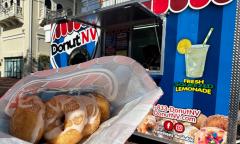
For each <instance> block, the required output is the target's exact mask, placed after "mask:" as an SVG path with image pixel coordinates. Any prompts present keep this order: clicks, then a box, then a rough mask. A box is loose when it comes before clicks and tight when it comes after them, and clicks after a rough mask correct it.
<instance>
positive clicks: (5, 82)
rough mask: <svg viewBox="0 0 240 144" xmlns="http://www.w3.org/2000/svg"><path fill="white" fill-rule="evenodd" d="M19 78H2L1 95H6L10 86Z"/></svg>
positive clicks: (0, 84)
mask: <svg viewBox="0 0 240 144" xmlns="http://www.w3.org/2000/svg"><path fill="white" fill-rule="evenodd" d="M17 81H19V79H14V78H0V97H1V96H3V95H4V93H5V92H7V90H8V89H9V88H11V87H12V86H13V85H14V84H15V83H16V82H17Z"/></svg>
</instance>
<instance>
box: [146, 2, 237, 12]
mask: <svg viewBox="0 0 240 144" xmlns="http://www.w3.org/2000/svg"><path fill="white" fill-rule="evenodd" d="M232 1H233V0H151V1H150V2H151V4H149V3H144V4H145V5H146V6H147V7H148V8H150V9H151V10H152V11H153V12H154V13H155V14H162V13H166V12H167V11H168V10H170V11H172V12H174V13H179V12H182V11H183V10H185V9H186V8H187V7H191V8H192V9H196V10H198V9H203V8H204V7H206V6H207V5H209V4H210V3H211V2H212V3H214V4H216V5H226V4H229V3H230V2H232Z"/></svg>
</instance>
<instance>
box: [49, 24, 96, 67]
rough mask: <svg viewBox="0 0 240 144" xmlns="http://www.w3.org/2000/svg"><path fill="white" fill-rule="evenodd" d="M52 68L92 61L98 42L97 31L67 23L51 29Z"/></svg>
mask: <svg viewBox="0 0 240 144" xmlns="http://www.w3.org/2000/svg"><path fill="white" fill-rule="evenodd" d="M51 38H52V39H51V58H50V61H51V66H52V67H53V68H59V67H65V66H68V65H73V64H77V63H81V62H84V61H87V60H90V59H91V58H92V57H93V56H94V53H95V50H96V45H97V41H98V34H97V29H96V28H93V27H91V26H88V25H84V24H81V23H78V22H73V21H66V22H62V23H59V24H53V25H52V28H51Z"/></svg>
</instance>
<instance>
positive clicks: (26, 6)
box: [0, 0, 62, 78]
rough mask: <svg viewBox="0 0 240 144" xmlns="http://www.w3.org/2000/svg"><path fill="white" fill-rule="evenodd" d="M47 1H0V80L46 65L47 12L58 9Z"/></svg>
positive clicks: (47, 54) (43, 67) (39, 68)
mask: <svg viewBox="0 0 240 144" xmlns="http://www.w3.org/2000/svg"><path fill="white" fill-rule="evenodd" d="M61 8H62V7H61V5H57V4H55V3H53V2H51V1H50V0H0V77H13V78H21V77H22V76H23V75H26V74H29V73H30V72H34V71H37V70H42V69H45V68H47V67H48V66H49V64H48V61H49V57H48V56H49V47H50V44H49V43H46V42H45V40H44V39H45V37H44V28H43V26H44V24H45V20H46V19H45V18H46V15H47V13H49V12H54V11H56V10H57V9H61Z"/></svg>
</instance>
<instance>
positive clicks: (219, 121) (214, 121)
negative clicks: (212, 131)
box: [203, 115, 228, 131]
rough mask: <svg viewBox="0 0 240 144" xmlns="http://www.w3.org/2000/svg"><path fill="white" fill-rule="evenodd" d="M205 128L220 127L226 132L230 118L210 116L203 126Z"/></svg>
mask: <svg viewBox="0 0 240 144" xmlns="http://www.w3.org/2000/svg"><path fill="white" fill-rule="evenodd" d="M203 127H218V128H221V129H223V130H225V131H227V130H228V118H227V117H226V116H223V115H213V116H209V117H208V118H207V119H206V121H205V122H204V124H203Z"/></svg>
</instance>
